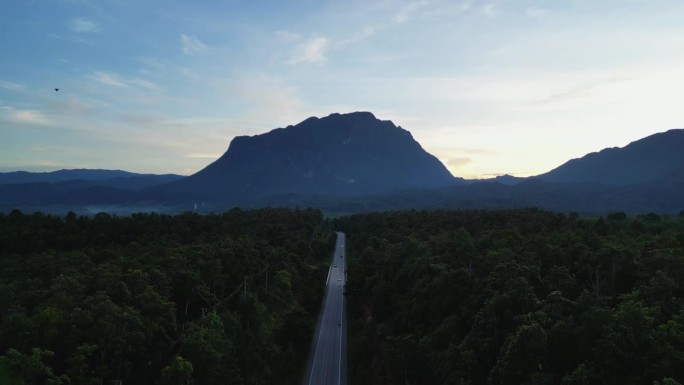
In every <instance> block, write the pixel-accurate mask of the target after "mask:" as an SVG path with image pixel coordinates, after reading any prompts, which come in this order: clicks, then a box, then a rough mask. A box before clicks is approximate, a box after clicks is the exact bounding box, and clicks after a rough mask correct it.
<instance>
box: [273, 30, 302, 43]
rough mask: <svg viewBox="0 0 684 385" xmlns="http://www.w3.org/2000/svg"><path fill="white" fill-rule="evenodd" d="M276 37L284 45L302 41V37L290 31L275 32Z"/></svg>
mask: <svg viewBox="0 0 684 385" xmlns="http://www.w3.org/2000/svg"><path fill="white" fill-rule="evenodd" d="M276 37H277V38H278V40H280V41H282V42H285V43H294V42H297V41H299V40H301V39H302V35H300V34H298V33H294V32H290V31H277V32H276Z"/></svg>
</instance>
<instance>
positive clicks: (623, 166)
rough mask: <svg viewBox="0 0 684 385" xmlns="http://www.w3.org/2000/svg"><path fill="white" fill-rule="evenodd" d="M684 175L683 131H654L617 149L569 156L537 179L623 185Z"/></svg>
mask: <svg viewBox="0 0 684 385" xmlns="http://www.w3.org/2000/svg"><path fill="white" fill-rule="evenodd" d="M682 175H684V130H682V129H674V130H669V131H666V132H662V133H658V134H654V135H651V136H648V137H646V138H643V139H640V140H637V141H635V142H632V143H630V144H629V145H627V146H625V147H622V148H618V147H614V148H606V149H604V150H601V151H600V152H594V153H591V154H588V155H585V156H583V157H582V158H579V159H572V160H570V161H568V162H566V163H565V164H563V165H561V166H560V167H558V168H556V169H553V170H551V171H549V172H547V173H545V174H541V175H539V176H537V178H539V179H542V180H545V181H549V182H560V183H603V184H607V185H614V186H625V185H631V184H641V183H650V182H664V181H668V180H677V178H681V177H682Z"/></svg>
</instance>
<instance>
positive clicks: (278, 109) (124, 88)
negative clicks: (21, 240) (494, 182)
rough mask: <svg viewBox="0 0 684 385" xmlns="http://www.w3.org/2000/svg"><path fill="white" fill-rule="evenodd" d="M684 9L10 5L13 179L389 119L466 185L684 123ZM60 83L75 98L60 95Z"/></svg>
mask: <svg viewBox="0 0 684 385" xmlns="http://www.w3.org/2000/svg"><path fill="white" fill-rule="evenodd" d="M682 20H684V1H681V0H605V1H603V0H555V1H551V0H546V1H544V0H454V1H448V0H420V1H399V0H377V1H374V0H362V1H357V0H345V1H327V0H315V1H314V0H311V1H309V0H301V1H300V0H294V1H282V0H267V1H257V0H202V1H187V0H183V1H181V0H144V1H142V0H3V5H2V12H0V172H7V171H15V170H27V171H52V170H58V169H63V168H99V169H122V170H126V171H132V172H139V173H156V174H164V173H176V174H182V175H190V174H192V173H194V172H196V171H199V170H200V169H202V168H203V167H205V166H207V165H208V164H210V163H211V162H212V161H214V160H215V159H217V158H218V157H219V156H221V155H222V154H223V153H224V152H225V151H226V149H227V148H228V145H229V143H230V141H231V140H232V139H233V138H234V137H235V136H239V135H256V134H260V133H264V132H267V131H270V130H271V129H274V128H278V127H285V126H288V125H291V124H296V123H299V122H300V121H302V120H304V119H306V118H308V117H310V116H318V117H323V116H327V115H329V114H331V113H335V112H339V113H345V112H352V111H370V112H372V113H374V114H375V116H376V117H377V118H379V119H383V120H391V121H392V122H394V123H395V124H396V125H398V126H401V127H403V128H404V129H407V130H409V131H410V132H411V133H412V135H413V137H414V138H415V139H416V140H417V141H418V142H419V143H420V144H421V145H422V146H423V148H424V149H425V150H427V151H428V152H430V153H431V154H433V155H435V156H436V157H437V158H439V159H440V160H441V161H442V162H443V163H444V164H445V166H447V168H448V169H449V170H450V171H451V172H452V174H454V175H455V176H460V177H466V178H487V177H492V176H496V175H502V174H511V175H516V176H529V175H536V174H540V173H543V172H546V171H549V170H551V169H553V168H555V167H557V166H559V165H561V164H562V163H564V162H566V161H567V160H569V159H572V158H577V157H581V156H583V155H585V154H587V153H589V152H594V151H599V150H601V149H603V148H606V147H615V146H620V147H622V146H625V145H626V144H628V143H630V142H632V141H634V140H638V139H640V138H643V137H646V136H648V135H651V134H654V133H657V132H662V131H666V130H668V129H672V128H681V127H684V123H683V120H684V103H683V102H682V100H684V97H682V92H683V90H684V23H683V22H682ZM55 88H58V89H59V91H55Z"/></svg>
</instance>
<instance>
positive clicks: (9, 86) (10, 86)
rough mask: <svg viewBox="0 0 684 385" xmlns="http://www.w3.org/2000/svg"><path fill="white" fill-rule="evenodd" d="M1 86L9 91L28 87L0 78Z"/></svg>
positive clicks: (22, 89)
mask: <svg viewBox="0 0 684 385" xmlns="http://www.w3.org/2000/svg"><path fill="white" fill-rule="evenodd" d="M0 88H4V89H6V90H8V91H24V90H25V89H26V87H24V86H23V85H21V84H17V83H13V82H7V81H4V80H0Z"/></svg>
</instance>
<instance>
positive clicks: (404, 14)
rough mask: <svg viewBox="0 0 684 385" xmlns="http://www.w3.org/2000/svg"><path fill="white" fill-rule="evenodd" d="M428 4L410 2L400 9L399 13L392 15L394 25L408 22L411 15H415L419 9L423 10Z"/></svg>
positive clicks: (424, 2)
mask: <svg viewBox="0 0 684 385" xmlns="http://www.w3.org/2000/svg"><path fill="white" fill-rule="evenodd" d="M429 4H430V3H429V2H427V1H415V2H412V3H410V4H408V5H406V6H405V7H403V8H401V9H400V10H399V12H397V13H396V14H395V15H394V21H395V22H396V23H399V24H401V23H404V22H406V21H408V20H409V19H410V18H411V17H412V16H413V14H415V13H416V11H418V10H419V9H421V8H424V7H425V6H427V5H429Z"/></svg>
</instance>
